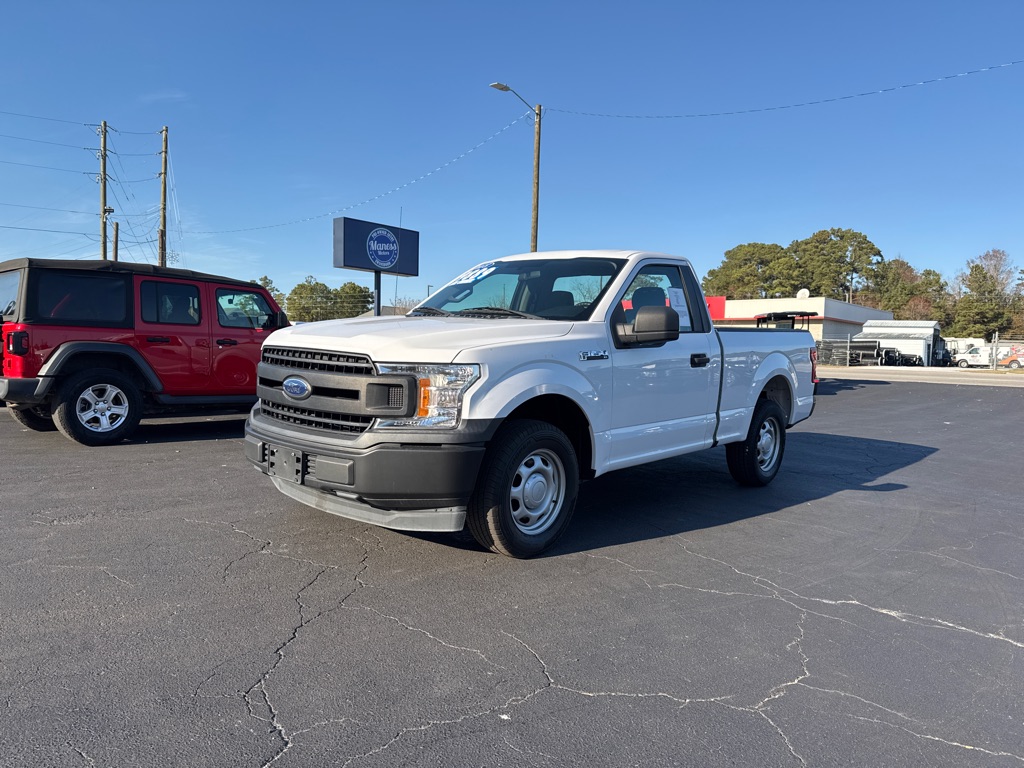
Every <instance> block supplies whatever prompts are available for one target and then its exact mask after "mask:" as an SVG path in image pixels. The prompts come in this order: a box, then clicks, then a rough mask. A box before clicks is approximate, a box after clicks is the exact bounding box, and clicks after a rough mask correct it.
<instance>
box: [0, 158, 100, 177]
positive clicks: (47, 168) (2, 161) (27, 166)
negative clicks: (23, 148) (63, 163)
mask: <svg viewBox="0 0 1024 768" xmlns="http://www.w3.org/2000/svg"><path fill="white" fill-rule="evenodd" d="M0 163H4V164H5V165H21V166H24V167H25V168H42V169H43V170H46V171H63V172H65V173H82V174H85V175H86V176H92V175H93V171H72V170H71V169H70V168H51V167H50V166H48V165H32V164H31V163H16V162H14V161H13V160H0Z"/></svg>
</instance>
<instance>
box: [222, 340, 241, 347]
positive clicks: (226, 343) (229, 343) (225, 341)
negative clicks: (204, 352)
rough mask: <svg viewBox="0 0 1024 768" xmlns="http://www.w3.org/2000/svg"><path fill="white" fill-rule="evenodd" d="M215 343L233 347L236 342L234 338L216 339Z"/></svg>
mask: <svg viewBox="0 0 1024 768" xmlns="http://www.w3.org/2000/svg"><path fill="white" fill-rule="evenodd" d="M217 343H218V344H220V345H221V346H222V347H233V346H235V345H237V344H238V341H237V340H236V339H217Z"/></svg>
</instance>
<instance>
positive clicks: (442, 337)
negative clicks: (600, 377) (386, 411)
mask: <svg viewBox="0 0 1024 768" xmlns="http://www.w3.org/2000/svg"><path fill="white" fill-rule="evenodd" d="M572 326H573V323H570V322H565V321H564V320H563V321H553V320H528V319H525V318H522V319H521V318H486V319H481V318H471V317H405V316H401V317H366V318H362V317H359V318H350V319H348V320H324V321H321V322H318V323H302V324H300V325H293V326H290V327H288V328H282V329H280V330H278V331H275V332H274V333H272V334H271V335H270V336H269V337H267V340H266V342H265V343H266V344H267V345H269V346H281V347H292V348H297V349H305V348H311V349H322V350H329V351H332V352H352V353H355V354H363V355H367V356H369V357H370V358H371V359H373V360H375V361H377V362H405V361H409V362H418V363H450V362H451V361H452V360H454V359H455V357H456V356H457V355H458V354H459V353H460V352H463V351H465V350H467V349H472V348H474V347H483V346H487V347H492V346H498V345H501V344H513V343H522V342H524V341H532V340H538V341H539V340H542V339H554V338H558V337H561V336H565V335H566V334H567V333H569V331H570V330H571V329H572Z"/></svg>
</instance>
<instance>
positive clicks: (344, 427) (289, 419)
mask: <svg viewBox="0 0 1024 768" xmlns="http://www.w3.org/2000/svg"><path fill="white" fill-rule="evenodd" d="M260 411H261V412H262V413H263V415H264V416H267V417H268V418H271V419H274V420H275V421H280V422H283V423H286V424H294V425H295V426H298V427H306V428H309V429H318V430H323V431H326V432H347V433H350V434H356V435H358V434H361V433H362V432H365V431H366V430H367V429H369V427H370V424H371V423H372V422H373V417H372V416H355V415H352V414H343V413H330V412H328V411H313V410H310V409H308V408H295V407H294V406H290V405H280V404H279V403H272V402H270V401H269V400H265V399H262V400H260Z"/></svg>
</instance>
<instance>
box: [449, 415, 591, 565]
mask: <svg viewBox="0 0 1024 768" xmlns="http://www.w3.org/2000/svg"><path fill="white" fill-rule="evenodd" d="M578 493H579V464H578V462H577V459H576V452H575V451H574V450H573V447H572V444H571V443H570V442H569V438H568V437H566V435H565V433H564V432H562V430H560V429H558V428H557V427H553V426H552V425H550V424H548V423H546V422H543V421H532V420H527V419H523V420H514V421H509V422H506V423H505V424H504V425H503V426H502V427H501V428H500V429H499V430H498V432H497V434H495V436H494V439H493V441H492V442H491V444H490V447H489V448H488V449H487V454H486V455H485V456H484V462H483V466H482V467H481V468H480V476H479V478H478V479H477V484H476V489H475V490H474V492H473V496H472V497H471V498H470V501H469V507H468V509H467V511H466V527H467V528H469V530H470V532H471V533H472V534H473V538H475V539H476V540H477V543H479V544H480V546H482V547H484V548H485V549H490V550H492V551H494V552H498V553H499V554H502V555H508V556H509V557H517V558H527V557H533V556H535V555H538V554H540V553H541V552H543V551H544V550H545V549H547V548H548V547H550V546H551V545H552V544H554V543H555V541H556V540H557V539H558V537H559V536H561V534H562V532H563V531H564V530H565V528H566V526H567V525H568V524H569V520H570V518H571V517H572V513H573V510H574V509H575V508H576V497H577V494H578Z"/></svg>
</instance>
